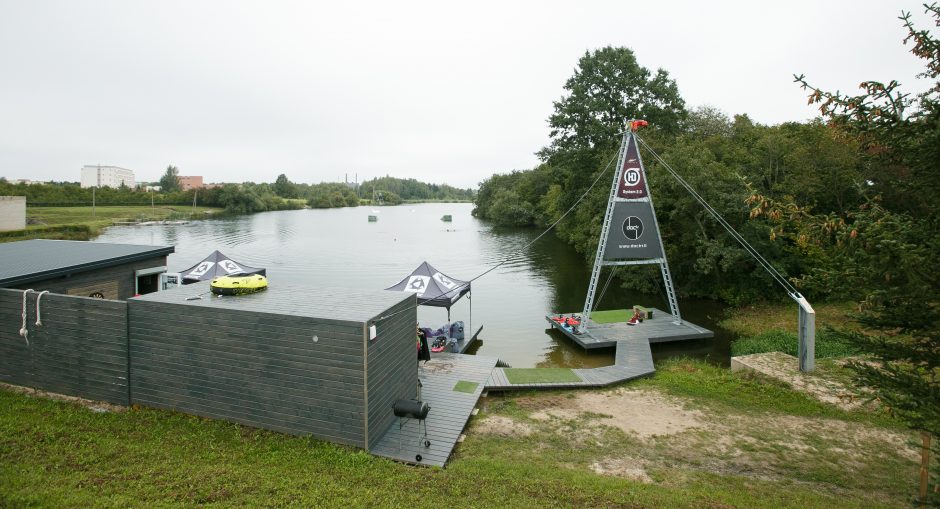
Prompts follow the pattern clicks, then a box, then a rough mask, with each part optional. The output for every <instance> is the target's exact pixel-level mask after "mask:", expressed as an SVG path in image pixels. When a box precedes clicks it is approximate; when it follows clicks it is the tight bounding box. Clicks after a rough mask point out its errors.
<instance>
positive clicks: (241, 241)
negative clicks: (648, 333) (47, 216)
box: [96, 203, 730, 367]
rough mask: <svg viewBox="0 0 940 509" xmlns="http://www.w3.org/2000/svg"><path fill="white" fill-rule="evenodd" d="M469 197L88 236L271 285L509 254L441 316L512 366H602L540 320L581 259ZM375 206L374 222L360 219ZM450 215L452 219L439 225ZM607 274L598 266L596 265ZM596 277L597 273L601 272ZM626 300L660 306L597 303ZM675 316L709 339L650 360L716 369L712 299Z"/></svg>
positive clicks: (493, 260) (567, 305)
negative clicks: (482, 212) (218, 262)
mask: <svg viewBox="0 0 940 509" xmlns="http://www.w3.org/2000/svg"><path fill="white" fill-rule="evenodd" d="M472 209H473V206H472V205H471V204H465V203H459V204H458V203H444V204H438V203H434V204H416V205H400V206H397V207H375V208H373V207H357V208H342V209H317V210H293V211H283V212H265V213H260V214H254V215H248V216H240V217H234V218H227V219H212V220H205V221H195V222H191V223H189V224H186V225H177V226H171V225H167V226H116V227H111V228H108V229H107V230H106V231H105V232H104V233H103V234H102V235H101V236H99V237H98V238H97V239H96V241H98V242H115V243H128V244H149V245H172V246H176V253H175V254H172V255H170V257H169V260H168V268H169V270H170V272H178V271H181V270H183V269H186V268H188V267H190V266H192V265H195V264H196V262H198V261H200V260H202V259H203V258H205V257H206V256H207V255H208V254H209V253H211V252H212V251H213V250H215V249H218V250H220V251H222V252H223V253H225V254H226V255H228V256H229V257H231V258H233V259H235V260H236V261H239V262H242V263H245V264H247V265H251V266H255V267H265V268H267V270H268V279H269V284H270V285H271V287H275V288H276V287H277V285H278V283H279V282H285V283H290V284H302V285H308V286H310V287H327V288H329V287H349V288H356V289H375V290H381V289H383V288H386V287H389V286H391V285H393V284H395V283H397V282H398V281H400V280H401V279H402V278H404V277H405V276H406V275H408V274H410V273H411V271H412V270H413V269H414V268H415V267H417V266H418V265H419V264H420V263H421V262H423V261H428V262H429V263H431V265H433V266H435V267H436V268H437V269H438V270H440V271H441V272H443V273H445V274H447V275H449V276H452V277H455V278H458V279H463V280H467V279H471V278H473V277H475V276H476V275H478V274H480V273H482V272H483V271H485V270H487V269H489V268H491V267H492V266H494V265H496V264H497V263H499V262H500V261H502V260H504V259H506V258H507V257H510V256H512V257H513V258H512V261H510V262H509V263H506V264H505V265H503V266H501V267H499V268H498V269H496V270H494V271H493V272H490V273H489V274H487V275H486V276H483V277H482V278H480V279H479V280H477V281H475V282H474V283H473V287H472V289H473V292H472V302H471V301H468V300H467V299H466V298H464V299H461V300H460V301H459V302H458V303H457V304H456V305H455V306H454V307H452V308H451V318H452V320H463V321H464V323H465V324H466V325H467V330H468V331H469V330H470V326H471V324H470V322H471V304H472V330H476V329H477V328H478V327H479V326H480V325H483V327H484V328H483V332H482V333H481V334H480V339H481V340H482V341H481V343H480V346H479V347H478V348H476V349H475V350H473V351H475V352H476V353H478V354H480V355H487V356H494V357H499V358H500V359H503V360H505V361H507V362H509V363H510V364H511V365H512V366H513V367H535V366H538V367H594V366H604V365H608V364H612V363H613V349H604V350H601V351H592V352H590V353H587V352H585V351H584V350H583V349H582V348H581V347H579V346H578V345H576V344H574V343H572V342H571V341H570V340H568V339H567V338H565V337H564V335H562V334H561V333H559V332H557V331H554V330H551V329H550V328H549V327H548V324H547V322H546V321H545V318H544V316H545V315H546V314H548V313H557V312H572V311H577V312H580V311H581V310H582V307H583V306H584V297H585V292H587V286H588V278H589V277H590V272H591V267H590V266H589V265H587V264H586V263H585V261H584V259H583V258H582V257H581V256H580V255H579V254H578V253H576V252H575V251H574V249H573V248H571V247H570V246H568V245H567V244H565V243H563V242H561V241H560V240H558V239H557V238H555V237H554V236H553V235H552V234H549V235H546V236H545V237H543V238H541V239H539V240H538V241H537V242H536V243H535V244H533V245H532V246H530V247H528V248H525V246H526V244H528V243H529V242H531V241H532V239H534V238H535V237H536V236H538V234H539V233H540V231H536V230H531V229H520V228H504V227H495V226H492V225H490V224H487V223H486V222H483V221H480V220H477V219H476V218H474V217H473V216H471V215H470V211H471V210H472ZM373 210H377V211H378V213H377V214H375V215H377V216H378V218H379V219H378V221H377V222H374V223H370V222H368V216H369V215H370V214H374V213H373V212H372V211H373ZM445 214H450V215H452V216H453V222H451V223H445V222H443V221H441V216H443V215H445ZM605 274H606V272H605ZM603 277H604V276H603V275H602V278H603ZM634 304H642V305H645V306H653V307H658V308H660V309H664V310H665V309H668V306H667V305H666V304H665V302H664V300H663V298H662V297H661V296H660V295H641V294H636V293H633V294H630V293H628V292H625V291H623V290H621V289H619V288H611V289H609V290H608V291H607V295H606V296H605V298H604V300H603V302H601V304H600V306H598V309H617V308H624V307H629V306H632V305H634ZM680 309H681V310H682V317H683V318H685V319H687V320H689V321H692V322H694V323H696V324H699V325H702V326H704V327H708V328H709V329H712V330H714V331H715V335H716V337H715V338H714V339H708V340H700V341H686V342H677V343H668V344H659V345H654V346H653V355H654V358H656V359H657V360H659V359H663V358H666V357H671V356H677V355H685V356H691V357H699V358H705V359H708V360H709V361H711V362H714V363H717V364H722V365H726V364H727V363H728V362H729V355H730V353H729V352H730V350H729V335H728V333H727V332H726V331H723V330H720V329H718V328H717V325H716V321H717V320H718V319H719V318H720V316H721V312H722V307H721V306H720V305H718V304H717V303H715V302H712V301H701V300H683V301H680ZM418 319H419V321H420V322H421V324H422V325H426V326H430V327H432V328H436V327H438V326H440V325H442V324H443V323H445V322H446V321H447V311H446V310H445V309H443V308H434V307H427V306H422V307H421V308H419V310H418Z"/></svg>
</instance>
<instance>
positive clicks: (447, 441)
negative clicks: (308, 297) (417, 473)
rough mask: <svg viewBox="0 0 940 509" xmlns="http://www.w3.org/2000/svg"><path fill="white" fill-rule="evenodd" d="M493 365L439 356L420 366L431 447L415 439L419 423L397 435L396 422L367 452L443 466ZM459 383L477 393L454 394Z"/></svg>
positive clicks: (472, 358)
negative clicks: (465, 383)
mask: <svg viewBox="0 0 940 509" xmlns="http://www.w3.org/2000/svg"><path fill="white" fill-rule="evenodd" d="M496 362H497V359H495V358H491V357H478V356H474V355H463V354H454V353H444V352H441V353H439V354H437V355H435V356H433V357H432V358H431V361H429V362H427V363H423V364H421V365H419V367H418V378H419V379H420V380H421V383H422V388H421V399H422V400H423V401H424V402H426V403H427V404H428V405H429V406H430V407H431V411H430V413H429V414H428V417H427V419H426V420H425V423H426V424H427V432H428V440H429V441H430V442H431V446H430V447H424V446H423V444H420V443H419V441H418V438H419V436H423V435H419V434H418V431H417V422H418V421H416V420H413V421H412V422H408V423H406V424H405V429H404V430H402V431H399V429H398V422H397V420H396V421H393V422H392V424H391V425H390V426H389V428H388V429H387V430H386V431H385V433H384V434H383V435H382V438H380V439H379V441H378V443H376V445H374V446H373V447H372V448H371V450H370V452H371V453H373V454H375V455H378V456H383V457H387V458H391V459H394V460H397V461H403V462H406V463H412V464H421V465H432V466H441V467H442V466H444V465H445V464H446V462H447V459H448V458H449V457H450V454H451V452H452V451H453V449H454V447H455V446H456V444H457V440H458V438H459V437H460V435H461V433H463V429H464V428H465V427H466V425H467V420H468V419H469V418H470V415H471V413H472V412H473V409H474V408H475V407H476V406H477V402H478V401H479V398H480V396H481V394H482V392H483V390H484V388H485V387H486V385H487V382H488V381H489V380H490V379H491V377H492V376H493V368H494V367H495V366H496ZM461 380H465V381H468V382H475V383H477V388H476V390H474V391H473V392H472V393H464V392H459V391H454V390H453V388H454V386H455V385H456V384H457V382H459V381H461ZM409 428H410V429H409ZM399 438H400V439H401V448H400V449H399ZM416 454H420V455H421V456H422V460H421V462H420V463H418V462H417V461H416V459H415V455H416Z"/></svg>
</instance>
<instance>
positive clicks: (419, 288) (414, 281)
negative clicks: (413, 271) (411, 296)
mask: <svg viewBox="0 0 940 509" xmlns="http://www.w3.org/2000/svg"><path fill="white" fill-rule="evenodd" d="M429 282H431V278H429V277H427V276H411V277H409V278H408V284H406V285H405V290H404V291H406V292H411V293H416V294H418V295H419V296H421V295H424V292H425V290H427V289H428V283H429Z"/></svg>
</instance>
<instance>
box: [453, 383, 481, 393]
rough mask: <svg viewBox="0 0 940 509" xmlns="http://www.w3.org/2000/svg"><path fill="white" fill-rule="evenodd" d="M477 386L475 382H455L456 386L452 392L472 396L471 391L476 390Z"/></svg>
mask: <svg viewBox="0 0 940 509" xmlns="http://www.w3.org/2000/svg"><path fill="white" fill-rule="evenodd" d="M478 385H480V384H478V383H476V382H468V381H466V380H461V381H459V382H457V385H455V386H454V392H466V393H467V394H473V391H475V390H477V386H478Z"/></svg>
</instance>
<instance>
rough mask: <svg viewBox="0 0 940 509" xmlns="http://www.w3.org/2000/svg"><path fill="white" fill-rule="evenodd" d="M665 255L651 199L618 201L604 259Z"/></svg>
mask: <svg viewBox="0 0 940 509" xmlns="http://www.w3.org/2000/svg"><path fill="white" fill-rule="evenodd" d="M662 256H663V241H662V239H660V238H659V229H658V228H657V227H656V222H655V219H653V207H652V205H651V204H650V202H649V201H636V202H634V201H620V202H615V203H614V211H613V214H612V215H611V218H610V230H609V231H608V233H607V244H606V246H605V247H604V261H608V262H609V261H616V260H652V259H658V258H662Z"/></svg>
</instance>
